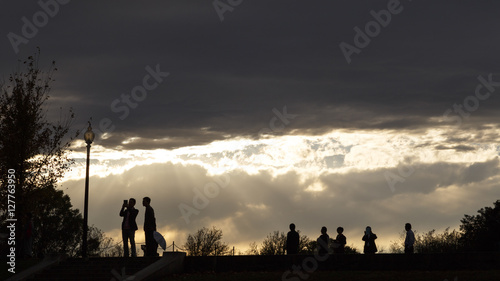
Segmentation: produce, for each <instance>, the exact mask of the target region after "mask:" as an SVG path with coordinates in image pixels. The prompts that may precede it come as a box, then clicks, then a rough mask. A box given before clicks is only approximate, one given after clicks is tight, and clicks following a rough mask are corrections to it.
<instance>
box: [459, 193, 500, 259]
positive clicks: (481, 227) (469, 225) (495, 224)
mask: <svg viewBox="0 0 500 281" xmlns="http://www.w3.org/2000/svg"><path fill="white" fill-rule="evenodd" d="M493 205H494V207H493V208H492V207H484V208H481V209H480V210H478V211H477V212H478V213H479V214H478V215H475V216H469V215H465V217H464V218H463V219H462V220H460V222H461V223H462V225H460V231H462V233H463V235H462V239H461V241H462V243H463V245H464V246H465V247H466V249H467V250H469V251H498V250H500V200H497V201H496V202H494V203H493Z"/></svg>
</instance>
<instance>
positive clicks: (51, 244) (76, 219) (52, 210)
mask: <svg viewBox="0 0 500 281" xmlns="http://www.w3.org/2000/svg"><path fill="white" fill-rule="evenodd" d="M27 195H28V196H27V198H29V200H33V201H34V202H36V205H34V206H33V207H32V211H33V225H34V243H33V251H34V253H35V254H37V255H38V256H43V255H45V254H46V253H50V252H58V253H66V254H68V255H70V256H77V255H78V252H79V249H80V244H81V242H82V241H81V237H82V235H81V234H82V226H83V219H82V216H81V214H80V213H79V212H78V210H75V209H72V205H71V202H70V198H69V197H68V196H67V195H64V193H63V192H62V191H60V190H56V189H55V188H54V187H52V186H47V187H41V188H37V189H35V190H33V191H30V192H29V193H27Z"/></svg>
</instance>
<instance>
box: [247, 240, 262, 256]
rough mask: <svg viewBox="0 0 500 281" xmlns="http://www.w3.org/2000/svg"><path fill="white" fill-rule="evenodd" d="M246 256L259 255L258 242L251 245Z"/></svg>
mask: <svg viewBox="0 0 500 281" xmlns="http://www.w3.org/2000/svg"><path fill="white" fill-rule="evenodd" d="M245 254H246V255H258V254H259V249H258V246H257V243H256V242H252V243H250V245H249V248H248V250H247V251H246V252H245Z"/></svg>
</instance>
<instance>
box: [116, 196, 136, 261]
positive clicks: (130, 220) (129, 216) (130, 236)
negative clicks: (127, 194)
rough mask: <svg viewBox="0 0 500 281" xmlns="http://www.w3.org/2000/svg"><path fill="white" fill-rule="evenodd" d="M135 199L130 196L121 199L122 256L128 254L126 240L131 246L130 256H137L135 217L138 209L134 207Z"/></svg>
mask: <svg viewBox="0 0 500 281" xmlns="http://www.w3.org/2000/svg"><path fill="white" fill-rule="evenodd" d="M134 206H135V199H134V198H130V199H129V200H128V202H127V200H123V205H122V208H121V210H120V217H123V222H122V239H123V256H124V257H128V256H129V250H128V241H129V240H130V247H131V248H132V257H137V252H136V250H135V231H136V230H137V223H136V222H135V218H136V217H137V214H139V210H137V209H136V208H134Z"/></svg>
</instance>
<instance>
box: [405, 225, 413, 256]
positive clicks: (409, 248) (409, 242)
mask: <svg viewBox="0 0 500 281" xmlns="http://www.w3.org/2000/svg"><path fill="white" fill-rule="evenodd" d="M405 230H406V238H405V254H413V244H415V234H414V233H413V231H412V230H411V224H409V223H406V224H405Z"/></svg>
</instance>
